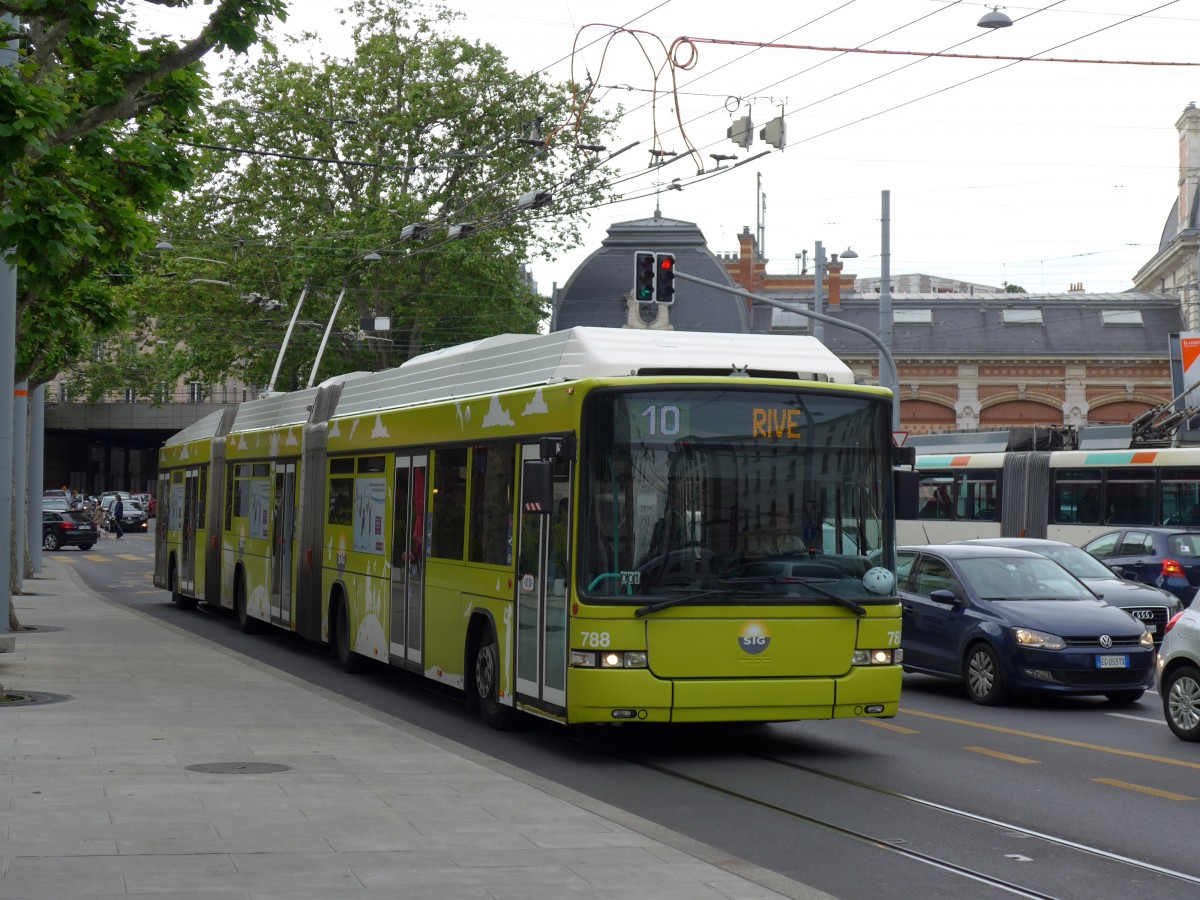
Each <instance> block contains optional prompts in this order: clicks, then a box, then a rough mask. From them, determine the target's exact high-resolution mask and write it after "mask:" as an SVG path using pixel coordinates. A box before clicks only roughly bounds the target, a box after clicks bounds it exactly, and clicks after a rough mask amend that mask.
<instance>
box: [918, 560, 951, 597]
mask: <svg viewBox="0 0 1200 900" xmlns="http://www.w3.org/2000/svg"><path fill="white" fill-rule="evenodd" d="M934 591H953V592H954V596H956V597H961V596H962V591H961V590H959V587H958V579H956V578H955V577H954V573H953V572H952V571H950V567H949V566H948V565H946V563H944V562H943V561H942V560H940V559H937V558H936V557H932V556H926V557H922V559H921V561H920V562H919V563H917V571H916V575H915V578H914V580H913V593H916V594H920V595H921V596H922V597H928V596H930V595H931V594H932V593H933V592H934Z"/></svg>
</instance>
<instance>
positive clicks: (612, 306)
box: [550, 214, 750, 333]
mask: <svg viewBox="0 0 1200 900" xmlns="http://www.w3.org/2000/svg"><path fill="white" fill-rule="evenodd" d="M639 251H649V252H651V253H674V254H675V263H676V266H677V267H678V269H679V270H680V271H683V272H687V273H689V274H691V275H695V276H696V277H698V278H704V279H707V280H708V281H715V282H717V283H718V284H727V285H729V286H730V287H736V285H735V284H734V282H733V280H732V279H731V278H730V277H729V273H728V272H726V270H725V266H724V265H723V264H722V263H721V261H720V260H718V259H717V257H716V256H714V255H713V253H712V251H710V250H709V249H708V244H707V243H706V242H705V240H704V235H703V233H702V232H701V231H700V228H699V227H698V226H697V225H696V223H695V222H681V221H679V220H678V219H665V218H663V217H662V216H661V215H657V214H656V215H655V216H653V217H652V218H649V219H635V220H633V221H631V222H617V223H615V224H614V225H612V226H610V227H609V229H608V236H607V237H605V239H604V240H603V241H601V242H600V247H599V249H597V250H596V251H595V252H593V253H592V254H591V255H590V256H589V257H588V258H587V259H585V260H584V261H583V263H582V264H581V265H580V266H579V268H578V269H576V270H575V271H574V272H573V273H572V275H571V277H570V278H569V279H567V283H566V284H565V285H564V286H563V288H562V290H561V291H559V293H558V297H557V298H556V301H555V307H554V318H553V320H552V322H551V326H550V327H551V330H552V331H562V330H564V329H567V328H573V327H575V326H576V325H596V326H601V327H608V328H622V327H624V326H625V323H626V321H627V316H628V304H627V297H628V295H629V294H630V293H631V292H632V290H633V277H634V256H635V255H636V254H637V253H638V252H639ZM747 304H748V301H745V300H743V299H741V298H740V297H737V296H735V295H733V294H727V293H725V292H724V291H718V290H715V289H714V288H707V287H703V286H702V285H698V284H691V283H689V282H686V281H683V280H682V279H679V280H677V281H676V282H675V302H674V303H673V304H672V305H671V307H670V310H669V317H670V324H671V326H672V327H673V328H674V329H675V330H676V331H724V332H738V333H746V332H749V331H750V319H749V312H748V305H747ZM649 305H651V306H653V304H649ZM650 318H653V317H652V316H651V317H650Z"/></svg>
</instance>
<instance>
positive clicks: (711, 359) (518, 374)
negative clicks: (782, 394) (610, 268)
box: [167, 327, 854, 445]
mask: <svg viewBox="0 0 1200 900" xmlns="http://www.w3.org/2000/svg"><path fill="white" fill-rule="evenodd" d="M735 368H736V369H744V368H750V369H753V370H755V371H759V372H779V373H787V375H788V376H792V377H795V378H797V379H803V380H809V381H828V382H833V383H835V384H854V373H853V372H851V370H850V367H849V366H847V365H846V364H845V363H844V362H842V361H841V360H840V359H838V358H837V357H836V356H834V354H833V353H832V352H830V351H829V349H828V348H826V347H825V345H824V344H822V343H821V342H820V341H818V340H817V339H816V338H813V337H809V336H806V335H769V334H731V333H709V332H699V331H649V330H647V331H635V330H631V329H624V328H592V327H577V328H570V329H567V330H565V331H555V332H552V333H551V334H501V335H497V336H495V337H490V338H484V339H483V340H480V341H473V342H471V343H469V344H461V345H459V346H457V347H447V348H446V349H444V350H435V351H433V352H432V353H424V354H422V355H420V356H414V357H413V358H412V359H410V360H409V361H408V362H406V363H404V365H402V366H399V367H398V368H395V369H388V370H386V371H383V372H353V373H349V374H346V375H338V376H335V377H333V378H330V379H327V380H326V381H325V382H322V386H324V385H328V384H332V383H335V382H338V381H341V382H343V383H344V387H343V388H342V395H341V398H340V399H339V400H338V405H337V411H336V412H335V415H338V416H345V415H355V414H359V413H364V412H375V411H378V410H383V409H394V408H397V407H401V406H412V405H415V404H418V403H428V402H432V401H435V400H448V399H453V398H458V397H471V396H478V395H480V394H491V393H496V392H497V391H505V390H513V389H516V388H521V387H533V386H535V385H539V384H554V383H556V382H560V381H576V380H578V379H581V378H614V377H616V378H619V377H623V376H627V375H636V374H638V373H639V371H641V370H643V369H650V370H655V371H668V372H672V373H679V374H686V373H687V372H688V371H689V370H694V371H695V372H696V373H697V374H702V373H705V372H713V371H722V372H724V371H729V372H732V371H734V369H735ZM316 395H317V388H307V389H305V390H300V391H293V392H291V393H286V394H273V395H271V396H269V397H261V398H259V399H257V400H250V401H248V402H246V403H243V404H241V405H240V406H239V407H238V408H237V414H236V417H235V418H234V421H233V427H232V429H230V430H231V433H236V432H245V431H255V430H258V429H266V428H277V427H280V426H287V425H302V424H304V423H305V422H307V421H308V419H309V411H310V410H311V408H312V404H313V402H314V400H315V399H316ZM220 422H221V413H220V411H218V412H215V413H213V414H211V415H208V416H205V417H204V418H203V419H199V420H198V421H196V422H194V423H193V424H191V425H189V426H188V427H187V428H185V429H184V430H183V431H180V432H179V433H178V434H175V435H173V436H172V437H171V438H170V439H169V440H168V441H167V444H168V445H171V444H181V443H186V442H187V441H193V440H197V439H200V438H206V437H212V436H213V435H215V434H216V431H217V428H218V427H219V426H220Z"/></svg>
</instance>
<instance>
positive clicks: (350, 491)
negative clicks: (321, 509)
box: [329, 478, 354, 525]
mask: <svg viewBox="0 0 1200 900" xmlns="http://www.w3.org/2000/svg"><path fill="white" fill-rule="evenodd" d="M353 520H354V479H353V478H330V479H329V524H330V525H350V524H351V523H352V522H353Z"/></svg>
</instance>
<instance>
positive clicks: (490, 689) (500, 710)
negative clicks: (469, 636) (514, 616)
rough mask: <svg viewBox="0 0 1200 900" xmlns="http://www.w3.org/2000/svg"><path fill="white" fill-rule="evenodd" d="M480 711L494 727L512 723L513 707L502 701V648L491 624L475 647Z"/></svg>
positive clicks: (476, 680)
mask: <svg viewBox="0 0 1200 900" xmlns="http://www.w3.org/2000/svg"><path fill="white" fill-rule="evenodd" d="M472 687H473V689H474V693H475V700H476V702H477V703H478V704H479V712H480V713H481V714H482V716H483V721H485V722H486V723H487V724H488V725H490V726H491V727H492V728H495V729H497V730H501V731H502V730H504V729H506V728H508V727H510V726H511V725H512V718H513V708H512V707H511V706H504V705H502V704H501V703H500V649H499V647H497V646H496V633H495V632H494V631H492V629H491V626H488V627H487V628H485V629H484V631H483V633H482V634H481V635H480V636H479V644H478V645H477V646H476V648H475V679H474V681H473V682H472Z"/></svg>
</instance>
